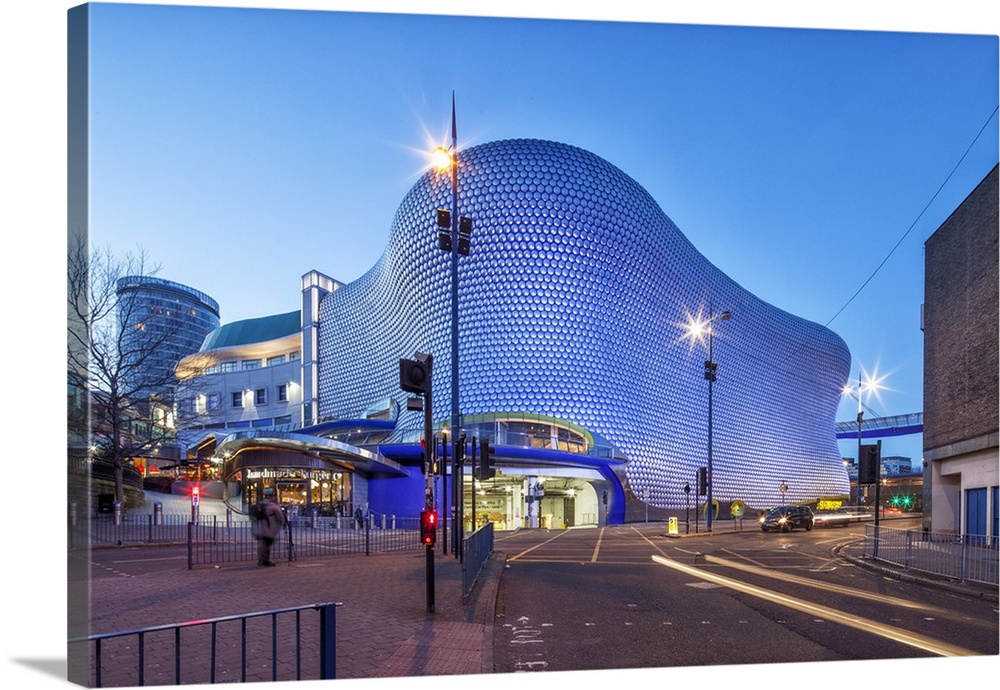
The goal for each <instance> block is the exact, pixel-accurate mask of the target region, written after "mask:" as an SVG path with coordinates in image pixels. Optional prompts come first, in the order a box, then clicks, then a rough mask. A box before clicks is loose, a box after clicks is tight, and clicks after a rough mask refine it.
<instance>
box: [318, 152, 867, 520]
mask: <svg viewBox="0 0 1000 690" xmlns="http://www.w3.org/2000/svg"><path fill="white" fill-rule="evenodd" d="M451 193H452V190H451V176H450V174H448V173H445V174H441V173H437V172H429V173H427V174H426V175H425V176H424V177H422V178H421V179H420V180H419V181H418V182H417V183H416V184H415V185H414V186H413V188H412V189H411V190H410V191H409V193H408V194H407V195H406V197H405V198H404V199H403V201H402V204H401V205H400V207H399V209H398V211H397V213H396V216H395V219H394V221H393V224H392V228H391V233H390V236H389V240H388V244H387V246H386V249H385V252H384V254H383V255H382V257H381V259H380V260H379V261H378V263H377V264H376V265H375V266H374V267H373V268H372V269H370V270H369V271H368V272H367V273H366V274H365V275H363V276H362V277H361V278H359V279H358V280H356V281H354V282H352V283H349V284H346V285H343V286H341V287H339V289H337V290H336V291H334V292H331V293H330V294H328V295H326V296H325V297H324V298H323V300H322V301H321V302H320V305H319V318H318V323H319V327H318V352H319V357H318V390H319V395H318V401H319V402H318V411H319V415H318V417H319V418H328V419H329V418H333V419H361V418H363V416H364V413H365V411H366V410H370V409H371V408H372V406H373V405H374V404H376V403H377V401H380V400H385V399H392V400H395V401H396V402H397V403H398V405H399V407H400V409H402V410H405V409H406V405H405V400H406V398H407V397H409V396H408V394H405V393H403V392H402V391H401V390H400V388H399V378H398V372H399V368H398V362H399V359H400V358H410V357H412V356H413V354H414V353H415V352H417V351H419V352H424V353H430V354H432V355H433V356H434V358H435V359H434V382H433V415H434V418H435V421H436V423H437V424H438V425H439V426H442V427H447V426H448V420H449V419H450V417H451V404H450V384H451V380H450V359H449V358H450V352H451V349H450V348H451V345H450V332H451V331H450V329H451V302H450V299H451V256H450V254H447V253H445V252H442V251H441V250H440V249H439V247H438V240H437V232H436V227H435V214H436V209H438V208H450V206H451ZM458 211H459V213H460V215H462V216H466V217H469V218H471V219H472V220H473V224H474V230H473V233H472V248H471V252H470V255H469V256H462V257H460V260H459V271H458V272H459V314H460V321H459V333H460V337H459V353H460V355H459V359H460V374H459V380H460V399H459V407H460V411H461V413H462V415H463V418H464V419H465V420H474V419H478V420H493V422H495V423H494V424H493V426H492V427H489V428H491V429H493V430H494V431H495V432H497V433H499V432H500V431H501V426H502V423H501V421H500V420H530V419H533V418H537V419H544V420H548V422H550V423H549V425H548V427H547V428H550V429H551V430H552V432H551V433H552V435H553V444H552V445H551V446H546V448H552V449H557V447H558V436H559V433H560V430H575V431H574V432H573V433H572V434H571V436H572V438H570V439H569V440H570V441H571V442H572V443H571V444H570V446H569V447H568V452H569V453H570V454H572V453H577V454H579V456H580V457H581V466H585V465H586V462H583V460H584V458H586V457H588V456H594V455H597V454H599V455H601V456H602V457H607V458H613V459H615V460H616V462H617V465H616V469H615V473H616V475H617V476H618V477H619V479H620V481H621V483H622V485H623V486H624V487H625V489H626V493H628V492H631V494H632V495H633V496H635V497H637V498H640V499H642V500H643V501H644V502H645V503H647V504H649V505H651V506H656V507H662V508H676V507H681V508H683V507H684V506H685V504H686V501H687V500H689V499H690V500H691V501H692V502H693V499H694V497H693V495H687V494H686V493H685V491H684V487H685V485H689V486H691V487H693V486H694V485H695V484H694V483H695V478H696V476H697V472H698V468H700V467H703V466H705V465H706V459H707V453H708V450H707V448H708V440H709V439H708V436H709V432H708V427H709V425H708V408H709V403H708V398H709V387H708V385H707V381H706V378H705V375H704V369H705V367H704V363H705V361H706V359H708V358H709V357H708V342H706V340H705V339H704V338H703V337H692V336H691V331H690V330H689V325H690V324H691V323H692V322H695V321H698V320H701V321H704V320H706V319H708V318H710V317H711V316H713V315H715V316H717V315H718V314H721V313H722V312H723V311H728V312H730V313H731V314H732V318H731V319H729V320H726V321H719V320H716V322H715V324H714V331H713V335H712V339H711V345H712V348H713V352H712V359H713V360H714V361H715V362H716V363H717V365H718V369H717V372H716V377H717V378H716V379H715V381H714V384H713V388H712V396H713V398H712V416H713V424H712V429H713V431H712V458H713V460H712V464H713V478H712V481H713V484H712V486H713V494H714V498H715V499H717V500H719V501H723V502H724V501H735V500H737V499H739V500H742V501H744V502H746V503H747V504H749V505H751V506H766V505H769V504H773V503H776V502H778V501H779V500H781V499H782V498H784V499H785V500H789V501H794V500H808V499H812V498H816V497H817V496H826V495H842V494H846V493H848V491H849V481H848V478H847V474H846V472H845V470H844V467H843V463H842V459H841V457H840V452H839V449H838V447H837V441H836V435H835V423H836V420H835V415H836V410H837V406H838V403H839V400H840V396H841V393H842V389H843V386H844V384H845V383H846V382H847V377H848V374H849V368H850V354H849V352H848V350H847V347H846V345H845V344H844V342H843V340H842V339H841V338H840V337H838V336H837V335H836V334H835V333H833V332H832V331H830V330H828V329H826V328H824V327H823V326H821V325H818V324H816V323H812V322H809V321H806V320H804V319H801V318H799V317H796V316H793V315H792V314H789V313H787V312H784V311H782V310H780V309H778V308H777V307H775V306H772V305H770V304H767V303H765V302H764V301H762V300H760V299H759V298H757V297H755V296H754V295H752V294H751V293H750V292H748V291H747V290H745V289H744V288H742V287H741V286H739V285H738V284H737V283H735V282H734V281H733V280H732V279H730V278H729V277H727V276H726V275H725V274H723V273H722V272H721V271H720V270H719V269H718V268H716V267H715V266H714V265H712V263H711V262H710V261H708V260H707V259H706V258H705V257H704V256H702V255H701V254H700V253H699V252H698V251H697V250H696V249H695V248H694V246H693V245H692V244H691V243H690V242H689V241H688V240H687V239H686V238H685V237H684V236H683V234H682V233H681V231H680V230H679V229H678V228H677V226H676V225H675V224H674V223H673V222H672V221H671V220H670V218H669V217H668V216H667V215H666V214H665V213H664V212H663V211H662V210H661V209H660V207H659V206H658V205H657V203H656V202H655V201H654V200H653V199H652V198H651V196H650V195H649V194H648V193H647V192H646V191H645V190H644V189H643V188H642V187H641V186H640V185H639V184H637V183H636V182H635V181H634V180H633V179H631V178H630V177H629V176H628V175H626V174H625V173H624V172H622V171H621V170H619V169H618V168H616V167H615V166H613V165H612V164H610V163H608V162H607V161H605V160H603V159H602V158H600V157H598V156H596V155H594V154H592V153H589V152H587V151H584V150H582V149H580V148H576V147H573V146H569V145H565V144H560V143H554V142H549V141H540V140H508V141H497V142H492V143H487V144H483V145H480V146H476V147H473V148H469V149H467V150H464V151H462V152H460V167H459V170H458ZM421 423H422V414H421V413H419V412H407V411H404V412H401V413H400V417H399V420H398V423H397V428H398V429H399V430H400V431H404V430H405V429H407V428H410V429H413V430H416V429H419V427H420V425H421ZM466 426H469V425H468V424H467V425H466ZM480 428H483V429H485V428H487V427H480ZM489 433H490V434H492V433H493V431H491V432H489ZM495 442H496V443H497V445H498V451H497V455H498V464H499V466H500V467H501V469H503V467H504V462H505V460H510V461H512V462H513V461H514V460H513V458H515V456H517V455H518V453H515V452H514V451H513V449H512V448H508V449H507V451H506V452H505V444H504V441H503V439H499V442H497V440H496V439H495ZM528 445H530V444H528ZM520 456H521V459H520V460H518V462H520V463H522V464H524V463H530V462H532V459H531V458H530V457H525V456H524V455H523V453H521V454H520ZM539 457H540V455H539ZM782 484H784V485H785V487H786V488H787V493H786V494H785V495H782V493H781V489H779V486H781V485H782ZM605 500H606V499H605Z"/></svg>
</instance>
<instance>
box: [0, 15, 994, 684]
mask: <svg viewBox="0 0 1000 690" xmlns="http://www.w3.org/2000/svg"><path fill="white" fill-rule="evenodd" d="M75 4H77V3H67V2H60V1H59V0H34V1H32V2H27V1H22V2H9V3H4V4H3V9H2V10H0V12H2V13H3V20H2V21H0V31H2V32H3V33H2V39H3V40H0V50H2V51H3V56H2V57H3V60H2V61H0V62H2V63H3V65H4V67H3V69H4V82H3V83H4V85H5V100H6V102H7V104H8V107H7V108H5V112H4V115H3V117H4V124H5V125H6V126H5V127H4V132H5V134H4V140H5V143H4V150H5V163H6V165H5V169H6V171H7V172H8V176H7V178H8V179H7V183H6V185H5V189H6V194H5V201H4V204H2V205H0V206H2V207H3V214H4V219H5V221H6V223H5V226H6V227H7V230H8V236H9V237H10V238H11V239H10V242H11V244H10V249H9V250H8V252H7V254H6V256H7V260H6V265H7V269H8V270H6V271H5V272H4V275H3V280H4V281H5V283H4V290H5V294H7V295H8V296H9V297H8V300H7V301H8V305H7V306H8V311H7V314H6V317H7V321H8V323H10V324H16V328H17V329H19V332H21V331H23V332H24V334H25V338H26V340H25V342H24V343H22V345H23V346H24V347H22V350H27V349H28V346H29V345H31V346H33V345H34V344H35V342H36V340H41V341H47V340H51V342H50V343H48V344H46V343H45V342H42V343H40V346H41V349H42V350H43V353H44V354H43V357H44V358H45V360H46V361H49V360H51V362H55V363H58V362H59V361H62V360H61V358H62V357H64V356H65V354H64V342H65V341H64V340H63V338H64V335H63V332H62V330H61V316H60V317H59V318H55V319H51V320H49V319H48V318H47V317H48V315H49V313H50V312H52V311H54V312H56V314H57V316H58V315H59V314H62V313H63V312H62V309H63V308H64V307H63V302H62V299H63V293H62V292H61V279H60V278H59V274H60V273H61V272H62V266H63V265H64V261H65V258H64V235H63V231H62V230H61V228H64V227H65V223H66V203H65V199H66V195H65V180H66V172H65V171H66V165H65V162H66V122H65V113H66V81H65V79H66V52H65V43H66V41H65V36H66V11H67V10H68V9H69V8H70V7H72V6H74V5H75ZM657 4H663V5H669V6H668V7H662V8H661V7H655V5H657ZM162 5H163V6H160V7H154V6H144V5H125V4H103V5H97V6H94V8H93V15H92V19H93V33H92V35H91V57H92V63H91V89H92V90H91V121H90V122H91V126H92V129H91V140H90V144H91V149H90V150H91V154H92V157H91V168H90V170H91V177H90V185H91V186H90V191H91V206H90V211H91V216H90V219H89V227H90V231H91V237H92V241H93V243H94V245H95V246H110V247H112V248H114V249H115V250H117V251H119V252H124V251H130V250H133V251H134V250H136V249H137V248H139V247H141V248H142V249H144V250H145V252H146V253H147V255H148V256H149V258H150V259H151V260H152V261H154V262H156V263H159V264H160V265H161V267H162V268H161V270H160V272H159V275H160V276H161V277H163V278H167V279H170V280H174V281H178V282H181V283H184V284H187V285H190V286H192V287H195V288H198V289H200V290H203V291H204V292H206V293H208V294H209V295H211V296H212V297H214V298H215V299H216V300H218V302H219V303H220V305H221V310H222V319H223V322H231V321H235V320H239V319H244V318H252V317H257V316H266V315H271V314H276V313H281V312H286V311H292V310H295V309H297V308H298V307H299V303H298V299H299V292H298V281H299V278H300V276H301V275H302V274H304V273H306V272H307V271H309V270H312V269H316V270H319V271H321V272H323V273H325V274H327V275H330V276H332V277H334V278H336V279H338V280H341V281H345V282H347V281H351V280H354V279H356V278H358V277H359V276H361V275H362V274H363V273H364V272H365V271H366V270H367V269H368V268H370V267H371V266H372V265H373V264H374V263H375V262H376V260H377V259H378V257H379V256H380V254H381V252H382V251H383V248H384V246H385V242H386V239H387V238H388V233H389V227H390V223H391V221H392V218H393V215H394V213H395V211H396V208H397V206H398V204H399V202H400V201H401V200H402V198H403V196H404V194H405V193H406V191H407V190H408V189H409V188H410V186H411V185H412V184H413V183H414V182H415V181H416V180H417V178H418V177H419V175H420V174H421V173H422V172H423V171H424V170H425V169H426V165H427V160H426V158H425V154H426V152H427V151H429V150H430V149H431V148H433V147H434V146H435V145H437V144H441V143H447V142H448V136H449V122H450V108H451V97H452V93H453V92H454V93H455V95H456V99H457V105H458V133H459V146H460V147H467V146H472V145H475V144H478V143H484V142H488V141H492V140H498V139H506V138H515V137H531V138H542V139H551V140H555V141H560V142H565V143H568V144H572V145H575V146H579V147H582V148H584V149H588V150H590V151H592V152H594V153H596V154H597V155H599V156H601V157H603V158H605V159H607V160H608V161H609V162H611V163H612V164H613V165H615V166H617V167H618V168H620V169H621V170H622V171H624V172H625V173H626V174H628V175H630V176H631V177H633V178H634V179H635V180H636V181H637V182H638V183H639V184H641V185H642V186H644V187H645V188H646V189H647V190H648V191H649V192H650V194H651V195H652V197H653V198H654V199H655V200H656V201H657V202H658V203H659V205H660V206H661V208H662V209H663V211H664V212H665V213H666V215H667V216H669V217H670V218H671V219H672V220H673V221H674V222H675V223H676V224H677V226H678V227H679V228H680V230H681V231H682V232H683V233H684V234H685V235H686V236H687V237H688V238H689V239H690V240H691V242H692V243H693V244H694V245H695V246H696V247H697V248H698V249H699V250H700V251H701V253H702V254H704V256H705V257H707V259H708V260H709V261H711V262H712V263H714V264H715V265H717V266H718V267H719V268H720V269H722V270H723V271H724V272H725V273H727V274H728V275H729V276H731V277H732V278H733V279H734V280H736V281H737V282H738V283H740V284H741V285H742V286H743V287H744V288H746V289H748V290H750V291H751V292H753V293H755V294H756V295H758V296H760V297H761V298H763V299H764V300H766V301H768V302H770V303H772V304H774V305H775V306H777V307H779V308H781V309H784V310H786V311H788V312H791V313H793V314H796V315H798V316H802V317H805V318H807V319H810V320H813V321H816V322H818V323H820V324H824V325H828V326H829V327H830V328H831V329H832V330H834V331H835V332H836V333H838V334H839V335H840V336H841V337H842V338H843V339H844V340H845V341H846V343H847V345H848V347H849V348H850V350H851V353H852V369H851V377H852V379H855V380H856V378H857V376H858V373H859V370H864V371H866V372H869V373H872V372H876V371H877V372H878V373H879V374H885V375H886V379H885V385H886V386H887V387H888V388H889V389H890V390H886V391H884V392H883V393H882V395H881V399H880V400H879V399H870V400H868V399H866V403H867V404H868V406H869V408H870V410H871V411H872V412H870V413H866V416H868V417H870V416H871V415H872V414H878V415H883V416H887V415H896V414H906V413H910V412H918V411H920V410H921V408H922V376H923V371H922V347H923V337H922V334H921V332H920V305H921V302H922V300H923V246H924V242H925V241H926V240H927V239H928V237H929V236H930V235H931V234H932V233H933V232H934V230H936V229H937V228H938V227H939V226H940V224H941V223H942V222H943V221H944V220H945V219H946V218H947V217H948V215H949V214H950V213H951V212H952V211H954V210H955V208H956V207H957V206H958V205H959V204H960V203H961V201H962V200H963V199H964V198H965V197H966V196H967V195H968V194H969V193H970V192H971V191H972V190H973V189H974V188H975V186H976V184H978V182H979V181H981V180H982V179H983V178H984V177H985V176H986V175H987V173H989V171H990V170H991V169H992V168H993V166H994V165H996V163H997V159H998V136H997V135H998V125H997V105H998V100H1000V99H998V52H997V49H998V44H997V34H998V33H1000V31H998V26H1000V22H998V20H997V18H996V16H995V15H996V13H995V12H994V11H992V10H990V9H989V7H990V3H986V2H982V1H981V0H952V1H950V2H947V3H934V4H933V5H934V6H933V7H928V5H930V3H920V7H919V9H914V7H913V6H914V3H912V2H878V1H875V0H867V1H864V2H861V1H858V0H841V1H840V2H837V3H826V2H817V3H801V2H790V1H777V0H758V1H756V2H753V3H747V2H741V1H739V0H730V1H722V0H718V1H716V2H701V3H690V6H689V3H650V2H648V1H647V0H618V1H617V2H615V3H602V4H601V5H600V6H594V7H591V6H590V4H589V3H583V4H582V5H581V4H574V5H573V8H574V9H572V10H567V9H565V8H564V7H560V5H559V3H555V2H551V0H550V1H548V2H545V1H539V0H534V1H533V2H520V1H517V2H515V1H509V2H502V3H501V2H490V1H484V2H478V3H476V4H475V7H476V10H475V11H476V12H477V13H480V14H482V15H488V16H490V17H493V18H490V19H484V18H476V17H467V18H459V17H455V16H447V15H454V13H456V12H470V11H471V10H469V9H468V5H469V3H464V2H422V3H419V4H418V5H416V4H415V3H406V2H398V1H397V2H378V1H377V0H371V1H369V2H334V1H332V0H328V1H322V0H314V1H312V2H310V1H308V0H301V1H292V0H290V1H289V2H284V3H282V2H279V1H276V0H271V1H266V0H264V1H262V2H260V3H254V5H256V6H258V7H259V6H267V7H270V8H283V9H269V10H265V9H235V8H238V7H239V5H240V3H236V2H232V1H229V0H220V1H219V2H205V1H204V0H187V1H184V2H176V1H174V2H165V3H162ZM206 5H215V6H216V8H215V9H209V8H207V7H203V6H206ZM244 5H245V3H244ZM222 6H228V7H226V8H221V7H222ZM413 6H416V7H417V8H418V9H414V7H413ZM805 6H808V7H805ZM288 8H303V9H305V10H306V11H298V10H291V9H288ZM317 10H343V11H351V12H360V11H363V10H367V11H371V12H377V14H345V13H343V12H324V11H317ZM392 12H422V13H426V14H425V15H409V16H407V15H399V14H396V15H394V14H390V13H392ZM904 12H905V13H904ZM431 13H434V14H436V15H438V16H432V14H431ZM528 17H537V18H539V19H528ZM556 17H558V19H552V18H556ZM598 20H599V21H598ZM774 27H780V28H774ZM428 232H431V229H430V227H429V228H428ZM43 262H44V264H45V265H47V264H50V263H51V264H54V265H55V268H54V269H52V273H53V274H54V275H55V278H52V277H51V276H49V275H47V274H44V275H39V274H38V273H36V272H35V271H36V270H37V269H36V267H37V266H39V265H42V264H43ZM880 266H881V268H879V267H880ZM38 282H42V283H46V284H48V285H47V286H43V288H42V294H41V296H40V298H36V297H35V295H34V290H35V286H36V285H37V283H38ZM862 286H864V287H863V289H862ZM859 290H860V292H859ZM50 350H51V351H50ZM984 356H985V357H990V356H993V357H995V356H996V353H984ZM722 367H725V364H724V362H720V368H722ZM13 368H14V369H17V370H18V371H13V372H12V374H13V379H12V380H11V382H10V386H11V387H10V390H12V391H36V390H41V391H43V396H39V397H37V398H32V400H36V399H37V400H48V399H53V400H56V401H57V403H60V402H61V400H62V391H63V386H64V385H65V381H64V379H63V378H62V374H60V367H59V366H51V367H41V366H39V365H37V364H35V363H32V364H30V365H28V366H24V367H13ZM692 375H693V376H700V372H692ZM774 394H775V395H781V394H782V392H781V391H774ZM5 399H6V400H8V402H7V403H5V405H7V407H5V409H7V410H8V412H9V414H8V415H7V418H8V419H15V418H16V419H22V420H24V426H23V428H19V429H17V431H16V433H15V434H13V435H14V436H17V437H18V438H20V439H21V440H22V443H21V448H18V449H15V451H14V455H13V456H12V457H11V458H10V459H11V461H12V462H13V461H14V460H32V461H35V460H37V461H38V462H39V463H43V462H44V463H49V464H52V465H53V466H55V465H56V464H58V463H57V462H56V461H57V460H59V459H60V458H62V455H61V454H60V453H54V454H53V453H43V454H42V455H39V452H38V451H39V448H40V445H39V443H40V440H43V439H47V438H52V437H55V438H56V440H57V441H58V437H59V433H58V429H57V430H56V431H53V429H52V415H51V414H49V408H47V407H42V406H33V407H30V408H29V407H27V406H25V405H24V402H26V399H25V398H23V397H22V396H6V398H5ZM14 400H17V404H18V407H17V408H16V409H15V408H14ZM29 409H30V410H31V412H32V414H30V415H28V416H29V417H30V418H29V419H26V418H25V417H26V415H25V412H26V411H27V410H29ZM59 409H61V408H60V407H59V405H57V406H56V413H57V414H56V415H55V416H56V417H57V421H58V419H61V417H59ZM15 412H16V414H15ZM856 413H857V402H856V400H853V399H848V400H846V401H845V403H844V404H843V405H842V406H841V410H840V414H839V415H838V419H839V420H842V421H846V420H852V419H854V417H855V415H856ZM842 445H843V447H842V450H843V452H844V454H845V455H851V456H853V455H854V454H855V450H854V443H852V442H847V443H846V444H842ZM57 446H59V443H53V444H52V447H53V448H54V449H55V450H58V448H57ZM883 453H884V454H889V455H906V456H910V457H912V458H913V459H914V460H915V461H917V460H919V458H920V456H921V439H920V437H919V436H911V437H904V438H901V439H887V440H886V442H885V446H884V448H883ZM43 456H44V457H43ZM50 456H51V457H50ZM37 479H38V478H36V480H37ZM57 484H58V482H57ZM54 494H55V499H54V500H52V501H50V502H49V503H48V504H47V505H46V508H45V509H44V510H37V509H36V508H37V506H38V505H41V504H40V503H38V502H37V501H36V502H35V503H32V504H31V505H34V506H36V508H32V511H31V512H32V513H43V515H41V516H40V517H39V520H40V521H41V522H40V524H39V525H38V528H37V530H35V529H32V531H31V533H30V536H31V537H32V538H31V539H29V540H27V541H25V542H24V543H21V541H22V540H20V539H18V540H15V542H14V544H12V545H11V546H9V547H8V548H9V549H12V550H14V551H16V553H17V555H18V557H19V559H20V560H22V562H31V563H32V565H33V566H34V567H35V569H36V570H37V571H39V572H41V573H43V575H42V576H41V577H39V578H38V579H37V580H34V578H32V579H33V580H34V584H33V586H32V587H29V588H28V590H30V591H29V596H19V597H17V600H18V602H17V603H18V604H19V605H20V606H21V608H22V609H23V610H18V611H16V612H15V613H12V615H13V616H14V617H15V619H16V620H19V621H20V623H19V626H18V629H17V631H16V638H17V639H13V638H14V637H15V636H13V635H10V634H8V638H9V639H8V643H9V644H8V655H9V657H10V658H11V659H12V660H15V661H18V660H19V663H8V664H7V665H6V666H5V673H11V674H12V675H9V676H5V677H12V678H15V679H16V680H23V681H24V683H23V685H31V686H32V687H42V686H48V684H49V683H50V682H51V683H53V685H57V686H58V687H62V686H63V682H56V681H54V680H53V678H52V677H50V676H49V675H48V673H51V668H52V667H53V665H55V666H58V659H59V658H60V655H62V657H61V658H63V659H64V658H65V653H64V649H65V637H64V635H63V627H62V625H63V620H64V618H63V617H62V614H58V610H60V607H59V604H60V603H61V602H62V603H64V601H65V594H64V592H65V585H64V579H65V578H64V561H63V559H62V558H60V555H61V553H62V552H61V549H48V548H46V544H47V541H46V540H44V539H38V538H36V535H37V534H39V533H40V531H41V530H43V529H44V528H45V526H46V525H45V524H44V523H46V522H48V523H49V524H48V525H47V526H49V527H51V528H52V529H53V533H54V534H59V533H60V530H61V529H62V528H64V527H65V514H64V513H63V512H62V511H61V509H60V508H59V500H58V497H59V496H60V495H61V493H60V489H59V487H58V486H57V487H56V489H55V490H54ZM35 498H44V496H42V495H41V494H37V493H36V495H35ZM53 554H54V556H53ZM52 558H54V562H53V563H48V564H46V559H52ZM46 566H47V567H46ZM50 571H51V573H50V575H49V576H45V575H44V573H49V572H50ZM20 602H23V604H22V603H20ZM12 603H15V602H12ZM50 605H51V607H52V608H55V609H56V610H57V612H56V613H55V614H52V616H51V618H50V619H49V620H48V621H47V622H46V620H45V619H44V618H41V619H39V618H38V613H39V607H41V606H44V607H48V606H50ZM46 610H50V609H46ZM61 610H65V607H64V606H63V607H62V609H61ZM50 613H51V611H50ZM994 661H996V660H995V659H992V660H986V663H990V664H991V666H990V667H989V670H991V671H993V672H995V670H996V664H995V663H992V662H994ZM8 666H9V667H12V668H7V667H8ZM859 668H861V667H859ZM868 668H869V669H870V667H868ZM760 670H761V671H762V672H766V671H767V669H760ZM675 671H676V672H675V673H674V674H673V675H672V677H674V678H677V677H684V678H688V679H690V678H695V677H697V676H696V675H688V676H679V675H678V674H683V673H684V670H682V669H677V670H675ZM47 672H48V673H47ZM697 672H698V670H697V669H692V670H689V673H692V674H696V673H697ZM772 672H773V669H772ZM866 673H867V670H866ZM740 677H741V680H742V681H743V682H752V681H750V680H748V679H752V678H754V676H748V675H747V674H746V673H743V674H741V676H740ZM782 677H783V678H789V677H790V678H792V679H795V678H796V677H800V678H802V677H803V676H802V674H799V676H796V675H792V676H784V675H783V676H782ZM867 677H868V676H866V678H867ZM16 680H15V682H16ZM481 680H482V682H478V684H480V685H483V686H484V687H485V686H490V687H498V685H494V684H493V683H492V682H489V679H481ZM507 682H508V683H509V680H508V681H507ZM279 685H280V686H281V687H286V686H287V687H293V685H292V684H291V683H287V684H286V683H283V684H279ZM427 687H430V685H428V686H427ZM435 687H437V684H436V683H435Z"/></svg>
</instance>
